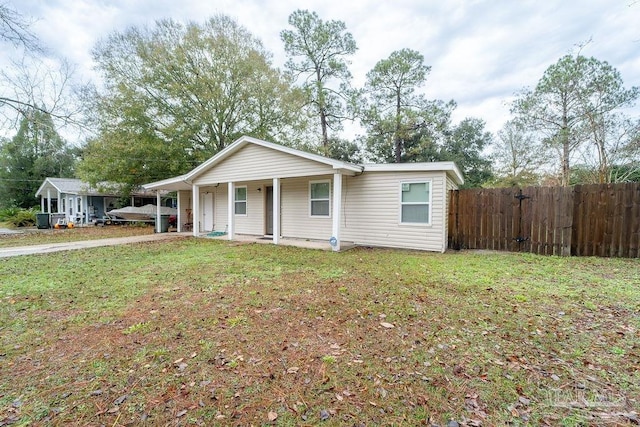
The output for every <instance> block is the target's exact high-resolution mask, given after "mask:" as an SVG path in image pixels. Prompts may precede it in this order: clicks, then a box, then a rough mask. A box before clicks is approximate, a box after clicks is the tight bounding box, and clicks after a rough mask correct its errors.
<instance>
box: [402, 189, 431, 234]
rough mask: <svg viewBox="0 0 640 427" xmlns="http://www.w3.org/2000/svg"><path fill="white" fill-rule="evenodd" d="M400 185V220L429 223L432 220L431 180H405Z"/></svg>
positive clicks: (410, 222) (406, 222) (404, 222)
mask: <svg viewBox="0 0 640 427" xmlns="http://www.w3.org/2000/svg"><path fill="white" fill-rule="evenodd" d="M400 187H401V188H400V194H401V196H400V222H401V223H402V224H429V223H430V222H431V182H429V181H427V182H403V183H401V184H400Z"/></svg>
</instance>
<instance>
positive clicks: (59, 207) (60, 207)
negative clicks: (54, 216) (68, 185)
mask: <svg viewBox="0 0 640 427" xmlns="http://www.w3.org/2000/svg"><path fill="white" fill-rule="evenodd" d="M61 209H62V200H60V191H58V209H57V210H58V212H56V213H62V212H61Z"/></svg>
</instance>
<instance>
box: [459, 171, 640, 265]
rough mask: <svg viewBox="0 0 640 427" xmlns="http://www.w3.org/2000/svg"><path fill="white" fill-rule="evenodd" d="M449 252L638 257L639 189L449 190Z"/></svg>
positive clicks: (606, 186) (631, 186)
mask: <svg viewBox="0 0 640 427" xmlns="http://www.w3.org/2000/svg"><path fill="white" fill-rule="evenodd" d="M448 223H449V247H450V248H453V249H465V248H466V249H493V250H502V251H512V252H531V253H536V254H543V255H562V256H569V255H578V256H607V257H629V258H637V257H640V183H624V184H603V185H600V184H590V185H576V186H574V187H525V188H517V187H516V188H490V189H485V188H482V189H469V190H453V191H452V193H451V197H450V206H449V221H448Z"/></svg>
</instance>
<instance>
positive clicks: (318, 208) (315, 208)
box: [309, 180, 331, 217]
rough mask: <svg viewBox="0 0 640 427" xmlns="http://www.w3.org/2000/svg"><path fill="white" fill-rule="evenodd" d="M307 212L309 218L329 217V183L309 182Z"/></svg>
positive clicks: (327, 181)
mask: <svg viewBox="0 0 640 427" xmlns="http://www.w3.org/2000/svg"><path fill="white" fill-rule="evenodd" d="M309 212H310V214H311V216H320V217H328V216H330V212H331V181H329V180H326V181H311V182H309Z"/></svg>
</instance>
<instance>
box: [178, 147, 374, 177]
mask: <svg viewBox="0 0 640 427" xmlns="http://www.w3.org/2000/svg"><path fill="white" fill-rule="evenodd" d="M248 144H254V145H257V146H260V147H264V148H267V149H271V150H275V151H277V152H281V153H286V154H290V155H293V156H297V157H299V158H302V159H306V160H310V161H313V162H317V163H320V164H323V165H327V166H331V168H332V169H335V170H347V171H351V172H355V173H359V172H362V166H359V165H354V164H353V163H347V162H342V161H339V160H334V159H330V158H328V157H323V156H320V155H318V154H312V153H307V152H305V151H301V150H296V149H295V148H291V147H285V146H284V145H280V144H274V143H272V142H267V141H263V140H261V139H257V138H252V137H250V136H243V137H241V138H239V139H237V140H236V141H235V142H234V143H233V144H231V145H229V146H228V147H227V148H225V149H224V150H222V151H220V152H219V153H218V154H216V155H215V156H213V157H212V158H210V159H209V160H207V161H206V162H204V163H203V164H201V165H200V166H198V167H196V168H195V169H193V170H192V171H191V172H189V173H187V174H186V175H185V179H186V180H187V181H193V180H194V179H195V178H197V177H198V176H199V175H201V174H203V173H204V172H205V171H207V170H209V169H210V168H212V167H214V166H216V165H217V164H219V163H221V162H222V161H223V160H225V159H227V158H228V157H230V156H232V155H233V154H235V153H236V152H238V151H240V150H241V149H242V148H244V147H245V146H247V145H248Z"/></svg>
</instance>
